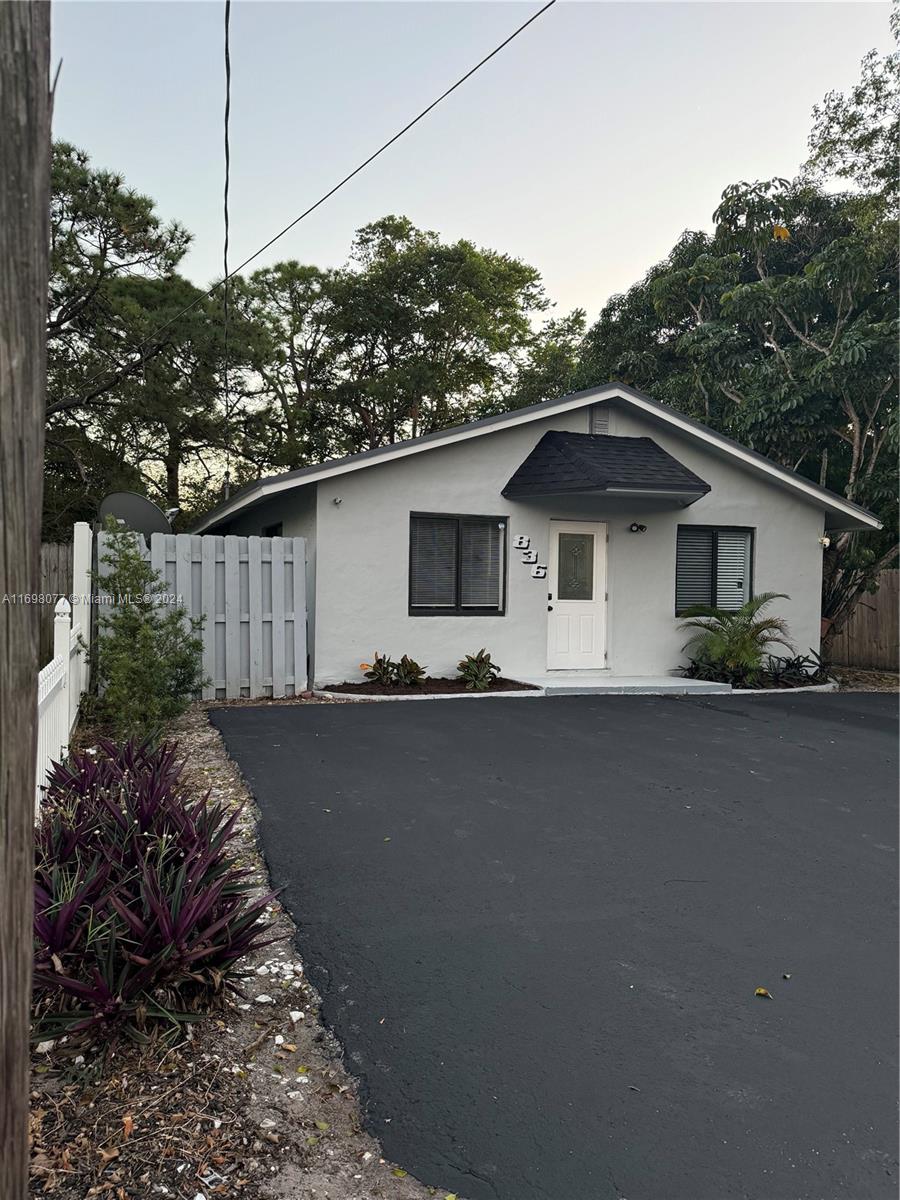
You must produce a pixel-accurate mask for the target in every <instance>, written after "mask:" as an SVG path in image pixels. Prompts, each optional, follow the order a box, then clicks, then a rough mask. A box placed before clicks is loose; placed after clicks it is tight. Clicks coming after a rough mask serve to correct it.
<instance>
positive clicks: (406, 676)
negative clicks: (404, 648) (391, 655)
mask: <svg viewBox="0 0 900 1200" xmlns="http://www.w3.org/2000/svg"><path fill="white" fill-rule="evenodd" d="M426 670H427V668H426V667H420V666H419V664H418V663H417V662H416V660H415V659H414V658H410V657H409V655H408V654H404V655H403V657H402V658H401V659H400V661H399V662H398V663H395V664H394V680H395V681H396V682H397V683H399V684H400V685H401V686H403V687H418V686H419V685H420V684H421V682H422V680H423V679H424V678H425V672H426Z"/></svg>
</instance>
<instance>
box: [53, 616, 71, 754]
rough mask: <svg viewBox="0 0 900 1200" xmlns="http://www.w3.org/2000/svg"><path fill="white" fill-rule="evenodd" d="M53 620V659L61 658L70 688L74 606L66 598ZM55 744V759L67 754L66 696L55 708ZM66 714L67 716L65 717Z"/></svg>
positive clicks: (63, 675) (66, 686)
mask: <svg viewBox="0 0 900 1200" xmlns="http://www.w3.org/2000/svg"><path fill="white" fill-rule="evenodd" d="M53 611H54V613H55V616H54V619H53V657H54V658H61V659H62V662H63V672H62V685H61V686H62V688H63V691H65V690H66V689H67V688H68V686H69V634H70V633H71V631H72V619H71V616H72V605H71V604H70V603H69V602H68V600H67V599H66V598H65V596H62V597H60V599H59V600H57V602H56V608H55V609H54V610H53ZM52 711H53V743H54V746H55V750H54V754H53V757H54V758H59V757H61V756H62V755H64V754H65V752H66V751H67V750H68V748H69V697H68V696H65V698H64V703H62V704H54V706H53V710H52ZM63 714H65V716H63Z"/></svg>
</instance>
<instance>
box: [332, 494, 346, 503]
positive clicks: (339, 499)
mask: <svg viewBox="0 0 900 1200" xmlns="http://www.w3.org/2000/svg"><path fill="white" fill-rule="evenodd" d="M343 499H344V497H343V496H335V497H334V499H333V500H332V501H331V503H332V504H334V505H338V504H340V503H341V501H342V500H343Z"/></svg>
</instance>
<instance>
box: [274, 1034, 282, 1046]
mask: <svg viewBox="0 0 900 1200" xmlns="http://www.w3.org/2000/svg"><path fill="white" fill-rule="evenodd" d="M275 1045H276V1046H283V1045H284V1038H283V1037H282V1036H281V1034H280V1033H276V1034H275Z"/></svg>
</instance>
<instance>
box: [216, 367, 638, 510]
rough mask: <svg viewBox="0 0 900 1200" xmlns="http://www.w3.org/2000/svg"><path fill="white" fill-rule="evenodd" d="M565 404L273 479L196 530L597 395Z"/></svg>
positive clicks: (568, 408)
mask: <svg viewBox="0 0 900 1200" xmlns="http://www.w3.org/2000/svg"><path fill="white" fill-rule="evenodd" d="M598 391H601V392H603V393H604V395H606V394H607V393H608V395H609V398H610V399H612V397H613V396H614V395H615V396H618V397H620V398H621V399H623V400H627V399H628V396H627V394H626V393H625V392H623V391H621V389H619V388H618V387H615V386H613V387H610V388H601V389H598ZM564 399H565V401H566V402H565V403H563V399H562V398H561V399H560V400H559V401H553V402H552V407H551V406H550V405H547V404H543V405H541V406H540V407H539V406H538V405H530V406H529V407H528V408H527V409H520V410H518V411H514V412H511V413H508V414H505V415H506V417H507V420H504V421H497V422H496V423H494V424H491V425H483V424H481V423H480V422H475V423H474V424H473V425H469V426H466V425H463V426H457V427H456V428H455V429H448V430H447V431H446V434H445V436H444V437H440V438H433V439H432V438H429V439H428V440H427V441H426V440H424V439H414V440H413V441H410V442H396V443H395V444H394V445H393V446H392V447H391V448H390V450H389V451H387V450H386V452H385V453H384V454H379V455H377V456H376V455H373V456H372V457H371V458H363V459H359V458H358V457H356V456H354V457H353V458H349V459H346V460H344V461H339V462H336V463H333V464H329V463H323V464H322V466H321V467H318V468H315V469H311V470H310V472H309V475H307V476H303V477H301V478H297V477H296V476H288V477H286V478H283V479H273V480H272V481H271V482H270V483H265V482H261V483H260V484H259V485H258V489H255V490H254V491H253V492H252V493H251V494H248V495H247V496H245V497H240V496H236V497H235V499H234V503H233V504H232V505H230V506H229V507H227V508H224V509H221V510H219V511H218V512H215V513H210V514H209V517H208V518H204V520H202V521H201V522H199V523H198V525H197V527H196V532H197V533H202V532H203V530H204V529H206V528H208V526H209V525H212V524H218V522H219V521H224V520H226V519H227V518H228V517H229V516H233V515H234V513H236V512H240V511H241V510H242V509H244V508H250V507H251V506H252V505H254V504H258V503H259V502H260V501H262V500H267V499H268V498H269V497H270V496H274V495H277V493H278V492H283V491H289V490H290V489H291V488H295V487H303V486H305V485H306V484H307V483H320V482H321V481H322V480H323V479H333V478H334V477H335V476H338V475H346V474H347V473H348V472H350V471H362V470H363V469H364V468H365V467H370V466H375V465H376V464H378V463H384V462H394V460H395V459H398V458H406V457H407V456H408V455H410V454H419V453H421V452H422V451H423V450H437V449H439V448H440V447H441V446H450V445H453V444H454V443H455V442H464V441H468V439H469V438H474V437H481V436H482V435H483V434H486V433H495V432H499V431H500V430H501V429H510V428H512V427H513V426H515V425H526V424H527V423H528V422H529V421H541V420H546V419H547V418H548V417H550V416H556V414H557V413H564V412H570V411H571V410H572V409H576V408H583V407H584V406H585V405H587V404H590V403H591V402H592V401H593V400H594V399H595V397H594V395H590V396H588V395H586V394H585V393H584V392H576V393H574V394H573V395H572V396H569V397H565V398H564Z"/></svg>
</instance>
